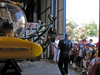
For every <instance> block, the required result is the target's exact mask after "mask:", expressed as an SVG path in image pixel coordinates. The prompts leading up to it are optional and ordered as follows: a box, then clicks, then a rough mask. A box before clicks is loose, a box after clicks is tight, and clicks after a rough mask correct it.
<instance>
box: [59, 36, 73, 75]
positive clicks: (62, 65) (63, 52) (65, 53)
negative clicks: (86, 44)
mask: <svg viewBox="0 0 100 75" xmlns="http://www.w3.org/2000/svg"><path fill="white" fill-rule="evenodd" d="M68 38H69V34H65V39H62V40H60V41H59V44H58V48H59V50H60V57H59V62H58V67H59V70H60V72H61V74H62V75H67V74H68V63H69V59H70V52H69V51H70V50H71V48H72V43H71V41H70V40H69V39H68Z"/></svg>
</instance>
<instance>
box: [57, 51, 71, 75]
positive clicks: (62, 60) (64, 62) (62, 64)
mask: <svg viewBox="0 0 100 75" xmlns="http://www.w3.org/2000/svg"><path fill="white" fill-rule="evenodd" d="M69 57H70V55H69V52H61V53H60V57H59V62H58V67H59V70H60V72H61V74H62V75H67V74H68V63H69Z"/></svg>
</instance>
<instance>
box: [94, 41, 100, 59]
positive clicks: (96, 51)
mask: <svg viewBox="0 0 100 75" xmlns="http://www.w3.org/2000/svg"><path fill="white" fill-rule="evenodd" d="M98 45H99V42H97V43H96V50H95V53H94V58H96V57H98V48H99V46H98Z"/></svg>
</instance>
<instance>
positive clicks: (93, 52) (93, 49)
mask: <svg viewBox="0 0 100 75" xmlns="http://www.w3.org/2000/svg"><path fill="white" fill-rule="evenodd" d="M91 48H92V56H91V60H92V59H93V58H94V54H95V49H96V45H95V44H91Z"/></svg>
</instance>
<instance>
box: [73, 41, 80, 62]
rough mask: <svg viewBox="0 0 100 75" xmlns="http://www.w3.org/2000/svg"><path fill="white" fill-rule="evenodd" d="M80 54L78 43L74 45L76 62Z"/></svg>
mask: <svg viewBox="0 0 100 75" xmlns="http://www.w3.org/2000/svg"><path fill="white" fill-rule="evenodd" d="M78 53H79V49H78V47H77V43H75V44H74V60H75V61H76V60H77V57H78Z"/></svg>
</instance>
